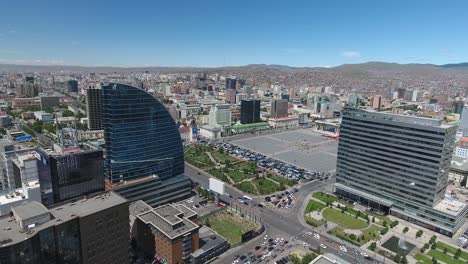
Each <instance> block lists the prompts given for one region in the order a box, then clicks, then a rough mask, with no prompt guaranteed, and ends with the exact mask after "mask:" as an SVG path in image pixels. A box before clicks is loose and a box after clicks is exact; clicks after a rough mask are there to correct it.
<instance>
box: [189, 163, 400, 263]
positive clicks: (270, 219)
mask: <svg viewBox="0 0 468 264" xmlns="http://www.w3.org/2000/svg"><path fill="white" fill-rule="evenodd" d="M185 174H186V175H187V176H188V177H190V178H191V179H192V180H193V181H195V182H198V183H199V184H200V185H201V186H203V187H208V185H209V178H210V175H209V174H208V173H206V172H204V171H202V170H199V169H198V168H195V167H192V166H191V165H186V166H185ZM332 184H333V183H332V182H319V181H312V182H309V183H307V184H305V185H303V186H301V187H300V188H299V192H297V193H296V194H295V196H296V197H297V200H296V203H295V206H294V207H293V208H292V209H291V210H288V211H285V209H270V208H268V207H264V208H260V207H257V206H248V209H249V210H251V211H253V212H254V213H255V214H257V215H259V216H261V217H262V218H263V222H264V225H265V228H266V230H267V232H268V233H269V234H274V235H278V236H284V237H285V238H293V239H296V240H299V241H304V242H307V243H309V244H310V247H311V248H313V249H316V248H317V247H319V245H320V244H321V243H322V244H324V245H325V246H326V247H327V248H326V249H322V251H323V252H329V253H333V254H335V255H336V256H339V257H340V258H342V259H344V260H346V261H348V262H350V263H379V262H378V261H368V260H366V259H364V258H362V256H361V255H360V254H359V253H358V255H356V254H355V253H354V252H353V251H354V250H356V251H357V252H362V251H365V252H366V253H367V254H369V255H372V256H374V257H375V258H378V259H381V258H380V256H379V255H377V256H375V255H374V253H373V252H370V251H367V250H363V249H360V248H357V247H355V246H353V245H351V244H349V243H347V242H345V241H340V240H338V239H337V238H335V237H332V236H329V235H328V234H326V233H324V232H319V231H317V230H315V229H314V228H312V227H311V226H308V225H306V224H303V223H302V222H301V221H300V220H299V217H302V212H301V210H303V209H302V208H303V204H304V203H306V202H307V201H305V198H306V197H307V196H308V194H310V193H312V192H315V191H318V190H325V189H327V188H330V187H331V185H332ZM225 190H226V193H227V194H229V195H231V196H233V199H234V200H237V198H238V197H242V196H243V195H244V194H243V193H242V192H241V191H239V190H237V189H235V188H233V187H231V186H229V185H226V186H225ZM249 196H251V195H249ZM221 198H222V199H226V200H229V199H230V198H229V197H228V196H223V197H221ZM252 198H253V199H254V201H255V202H256V203H260V202H263V201H264V200H263V197H258V196H257V197H256V196H252ZM310 231H311V232H317V233H320V235H321V237H320V241H318V240H315V239H314V238H311V237H308V236H307V235H305V233H306V232H310ZM270 237H271V235H270ZM256 243H258V242H255V241H250V242H248V243H247V244H249V245H244V246H242V247H237V248H233V249H231V250H229V251H228V252H226V253H225V254H223V255H222V256H221V258H220V259H218V260H217V261H216V263H228V262H231V261H232V259H233V258H234V256H235V255H245V254H246V253H247V252H248V251H250V250H249V248H253V247H255V246H256V245H257V244H256ZM260 243H261V242H260ZM343 244H345V245H346V247H347V248H348V252H347V253H344V252H341V251H340V249H339V247H340V245H343ZM382 259H383V258H382ZM386 262H387V263H391V261H389V260H387V261H386Z"/></svg>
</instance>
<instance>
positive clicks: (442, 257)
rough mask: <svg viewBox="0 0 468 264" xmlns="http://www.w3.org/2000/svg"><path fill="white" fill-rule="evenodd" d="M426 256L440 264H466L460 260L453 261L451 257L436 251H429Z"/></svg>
mask: <svg viewBox="0 0 468 264" xmlns="http://www.w3.org/2000/svg"><path fill="white" fill-rule="evenodd" d="M427 255H429V256H431V257H434V258H436V259H437V260H440V261H442V262H445V263H446V264H466V261H463V260H461V259H454V258H453V257H452V256H449V255H446V254H444V253H443V252H440V251H439V250H436V249H431V250H430V251H429V252H428V253H427Z"/></svg>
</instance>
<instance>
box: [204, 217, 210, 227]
mask: <svg viewBox="0 0 468 264" xmlns="http://www.w3.org/2000/svg"><path fill="white" fill-rule="evenodd" d="M205 225H206V226H207V227H211V223H210V219H209V218H207V219H206V221H205Z"/></svg>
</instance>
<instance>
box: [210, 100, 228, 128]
mask: <svg viewBox="0 0 468 264" xmlns="http://www.w3.org/2000/svg"><path fill="white" fill-rule="evenodd" d="M208 125H209V126H210V127H223V126H230V125H231V106H230V105H228V104H216V105H214V106H212V107H211V109H210V113H209V119H208Z"/></svg>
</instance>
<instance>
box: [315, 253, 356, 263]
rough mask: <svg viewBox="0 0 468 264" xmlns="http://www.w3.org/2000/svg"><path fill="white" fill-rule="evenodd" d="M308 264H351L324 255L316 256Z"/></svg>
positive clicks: (338, 258)
mask: <svg viewBox="0 0 468 264" xmlns="http://www.w3.org/2000/svg"><path fill="white" fill-rule="evenodd" d="M310 264H351V263H350V262H348V261H346V260H344V259H342V258H340V257H338V256H336V255H334V254H331V253H326V254H325V255H319V256H317V257H316V258H315V259H314V260H312V262H310Z"/></svg>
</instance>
